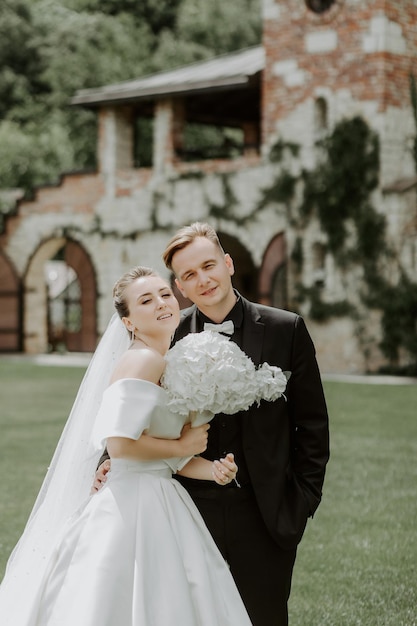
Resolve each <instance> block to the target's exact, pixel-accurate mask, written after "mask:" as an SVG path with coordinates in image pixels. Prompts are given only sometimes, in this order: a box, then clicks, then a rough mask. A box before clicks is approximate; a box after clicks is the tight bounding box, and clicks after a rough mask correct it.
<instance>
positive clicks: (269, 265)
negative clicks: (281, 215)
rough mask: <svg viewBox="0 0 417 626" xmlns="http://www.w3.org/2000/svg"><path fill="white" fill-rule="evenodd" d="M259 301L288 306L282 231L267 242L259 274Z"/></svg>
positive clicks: (285, 257) (285, 247)
mask: <svg viewBox="0 0 417 626" xmlns="http://www.w3.org/2000/svg"><path fill="white" fill-rule="evenodd" d="M259 302H261V303H262V304H267V305H269V306H275V307H278V308H280V309H286V308H287V307H288V287H287V244H286V240H285V235H284V233H279V234H278V235H276V236H275V237H274V238H273V239H272V240H271V241H270V242H269V244H268V247H267V248H266V250H265V253H264V257H263V260H262V266H261V271H260V274H259Z"/></svg>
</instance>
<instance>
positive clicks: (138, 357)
mask: <svg viewBox="0 0 417 626" xmlns="http://www.w3.org/2000/svg"><path fill="white" fill-rule="evenodd" d="M164 367H165V360H164V357H163V356H162V355H161V354H159V353H158V352H156V351H155V350H152V349H151V348H140V349H132V350H127V351H126V352H125V353H124V354H123V356H122V357H121V359H120V360H119V362H118V364H117V365H116V368H115V370H114V372H113V375H112V378H111V383H114V382H116V381H117V380H120V379H122V378H139V379H141V380H147V381H149V382H151V383H155V384H158V382H159V379H160V378H161V376H162V372H163V371H164Z"/></svg>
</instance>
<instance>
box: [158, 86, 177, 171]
mask: <svg viewBox="0 0 417 626" xmlns="http://www.w3.org/2000/svg"><path fill="white" fill-rule="evenodd" d="M184 123H185V110H184V103H183V101H182V100H178V99H175V100H173V99H169V98H166V99H164V100H159V101H158V102H157V103H156V105H155V119H154V141H153V146H154V154H153V164H154V165H153V166H154V172H155V174H156V175H158V174H163V173H166V172H167V170H169V168H170V167H171V166H172V165H173V163H175V161H176V160H177V152H176V150H181V148H182V146H183V130H184Z"/></svg>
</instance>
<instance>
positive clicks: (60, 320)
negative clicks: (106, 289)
mask: <svg viewBox="0 0 417 626" xmlns="http://www.w3.org/2000/svg"><path fill="white" fill-rule="evenodd" d="M96 300H97V288H96V278H95V273H94V269H93V265H92V262H91V259H90V257H89V256H88V254H87V253H86V251H85V250H84V248H83V247H82V246H81V245H80V244H79V243H77V242H75V241H72V240H67V239H65V238H54V239H50V240H49V241H47V242H44V243H43V244H42V245H41V246H40V247H39V248H38V250H37V251H36V252H35V254H34V255H33V257H32V259H31V260H30V263H29V265H28V268H27V272H26V277H25V301H24V349H25V352H30V353H39V352H48V351H54V350H60V351H70V352H71V351H77V352H91V351H93V350H94V349H95V347H96V344H97V320H96Z"/></svg>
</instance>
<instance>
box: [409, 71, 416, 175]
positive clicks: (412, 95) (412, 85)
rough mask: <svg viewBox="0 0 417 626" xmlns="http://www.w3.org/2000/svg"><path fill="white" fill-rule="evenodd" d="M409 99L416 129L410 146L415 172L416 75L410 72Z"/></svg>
mask: <svg viewBox="0 0 417 626" xmlns="http://www.w3.org/2000/svg"><path fill="white" fill-rule="evenodd" d="M410 100H411V107H412V109H413V117H414V125H415V130H416V135H414V137H413V145H412V148H411V151H412V155H413V159H414V165H415V170H416V172H417V85H416V77H415V76H414V74H410Z"/></svg>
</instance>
